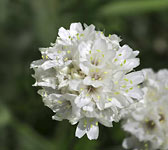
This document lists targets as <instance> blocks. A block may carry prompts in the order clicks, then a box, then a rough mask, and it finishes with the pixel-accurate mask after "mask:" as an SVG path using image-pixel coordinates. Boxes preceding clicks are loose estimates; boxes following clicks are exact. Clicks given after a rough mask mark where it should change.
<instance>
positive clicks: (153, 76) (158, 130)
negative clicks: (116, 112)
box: [123, 69, 168, 150]
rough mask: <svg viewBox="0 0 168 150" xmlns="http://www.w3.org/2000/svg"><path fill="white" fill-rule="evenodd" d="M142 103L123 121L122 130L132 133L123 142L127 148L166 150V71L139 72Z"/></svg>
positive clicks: (167, 81)
mask: <svg viewBox="0 0 168 150" xmlns="http://www.w3.org/2000/svg"><path fill="white" fill-rule="evenodd" d="M142 71H143V73H144V76H145V81H144V83H143V85H142V88H143V90H144V98H143V100H142V101H141V102H140V103H138V104H137V105H136V107H135V108H134V109H133V111H132V112H129V113H128V114H127V116H126V118H125V122H124V124H123V129H124V130H125V131H127V132H129V133H130V134H131V137H129V138H126V139H125V140H124V142H123V147H124V148H127V149H133V148H134V149H138V150H141V149H147V150H155V149H165V150H166V149H168V130H167V129H168V99H167V98H168V86H167V85H168V70H166V69H163V70H160V71H159V72H157V73H154V72H153V71H152V69H144V70H142Z"/></svg>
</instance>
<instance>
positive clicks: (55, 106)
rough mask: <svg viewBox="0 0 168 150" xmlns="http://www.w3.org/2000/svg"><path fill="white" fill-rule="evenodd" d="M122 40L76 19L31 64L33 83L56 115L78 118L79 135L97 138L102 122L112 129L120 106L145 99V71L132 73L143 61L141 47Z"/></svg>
mask: <svg viewBox="0 0 168 150" xmlns="http://www.w3.org/2000/svg"><path fill="white" fill-rule="evenodd" d="M120 41H121V39H120V38H119V37H118V36H117V35H109V36H108V37H106V36H105V35H104V33H103V32H100V31H96V30H95V27H94V26H93V25H90V26H87V25H84V28H83V27H82V25H81V24H80V23H72V24H71V25H70V29H69V30H66V29H64V28H63V27H61V28H60V29H59V32H58V37H57V39H56V42H55V43H53V44H51V47H49V48H41V49H40V51H41V54H42V58H43V59H40V60H37V61H34V62H33V63H32V64H31V68H33V69H34V71H35V74H34V75H33V77H34V78H35V79H36V83H35V84H34V86H41V87H42V90H40V91H39V93H40V94H41V96H42V97H43V101H44V103H45V105H46V106H48V107H49V108H51V109H52V110H53V111H54V112H55V115H54V116H53V119H55V120H63V119H67V120H69V122H70V123H71V124H76V123H78V122H79V123H78V126H77V129H76V136H77V137H79V138H81V137H82V136H83V135H84V134H87V136H88V138H89V139H97V137H98V134H99V128H98V123H101V124H103V125H105V126H107V127H112V122H113V121H116V122H117V121H119V119H120V110H121V109H124V108H125V107H128V106H129V104H131V103H133V102H134V101H135V99H137V100H139V99H141V98H142V94H143V93H142V91H141V90H140V89H139V88H138V84H139V83H141V82H142V81H143V74H142V73H141V72H131V71H132V70H133V68H135V67H137V66H138V65H139V59H138V58H136V56H137V55H138V53H139V51H133V50H132V49H131V48H130V47H129V46H128V45H124V46H120V44H119V42H120ZM129 72H131V73H129Z"/></svg>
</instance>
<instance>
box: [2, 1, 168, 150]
mask: <svg viewBox="0 0 168 150" xmlns="http://www.w3.org/2000/svg"><path fill="white" fill-rule="evenodd" d="M72 22H82V23H87V24H94V25H95V26H96V27H97V30H101V31H103V32H104V33H105V34H106V35H108V34H109V33H111V34H113V33H115V34H118V35H120V36H121V38H122V39H123V41H122V44H124V43H127V44H128V45H130V46H131V47H132V48H133V49H138V50H140V55H139V57H140V58H141V65H140V66H139V67H138V68H137V69H136V70H139V69H142V68H147V67H152V68H153V69H154V70H158V69H161V68H168V0H0V81H1V82H0V150H119V149H122V148H121V143H122V140H123V138H124V136H125V133H124V132H123V131H122V130H121V129H120V125H119V124H117V123H114V127H113V128H106V127H103V126H101V125H100V135H99V139H98V140H97V141H89V140H88V139H87V138H86V137H84V138H82V139H80V140H79V139H77V138H75V136H74V133H75V128H76V126H71V125H70V124H69V123H68V122H67V121H63V122H57V121H53V120H52V119H51V116H52V115H53V112H52V111H51V110H50V109H49V108H47V107H45V106H44V105H43V102H42V100H41V97H40V96H39V95H38V94H37V90H38V89H37V88H35V87H32V84H33V83H34V82H35V81H34V79H33V78H32V77H31V74H33V71H32V70H30V69H29V66H30V63H31V62H32V61H33V60H37V59H40V58H41V56H40V52H39V51H38V48H39V47H48V46H49V45H50V42H54V41H55V39H56V36H57V31H58V28H59V27H61V26H63V27H66V28H69V25H70V24H71V23H72Z"/></svg>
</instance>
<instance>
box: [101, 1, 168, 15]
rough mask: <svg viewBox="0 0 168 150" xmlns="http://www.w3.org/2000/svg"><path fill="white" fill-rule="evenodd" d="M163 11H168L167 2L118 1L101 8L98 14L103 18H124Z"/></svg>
mask: <svg viewBox="0 0 168 150" xmlns="http://www.w3.org/2000/svg"><path fill="white" fill-rule="evenodd" d="M165 9H168V0H134V1H119V2H112V3H109V4H107V5H105V6H103V7H102V8H101V10H100V14H101V15H103V16H113V15H114V16H118V15H124V16H126V15H136V14H139V13H146V12H151V11H160V10H165Z"/></svg>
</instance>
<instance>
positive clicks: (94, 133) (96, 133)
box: [87, 124, 99, 140]
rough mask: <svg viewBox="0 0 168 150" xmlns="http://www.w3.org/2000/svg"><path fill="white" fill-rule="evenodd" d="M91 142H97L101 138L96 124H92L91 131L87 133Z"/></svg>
mask: <svg viewBox="0 0 168 150" xmlns="http://www.w3.org/2000/svg"><path fill="white" fill-rule="evenodd" d="M87 136H88V138H89V140H96V139H97V138H98V136H99V127H98V125H96V124H91V126H90V129H89V131H88V132H87Z"/></svg>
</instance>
